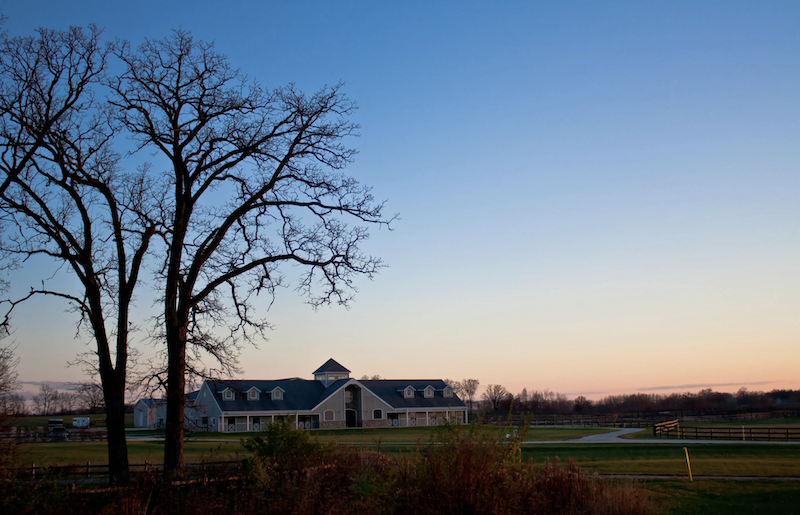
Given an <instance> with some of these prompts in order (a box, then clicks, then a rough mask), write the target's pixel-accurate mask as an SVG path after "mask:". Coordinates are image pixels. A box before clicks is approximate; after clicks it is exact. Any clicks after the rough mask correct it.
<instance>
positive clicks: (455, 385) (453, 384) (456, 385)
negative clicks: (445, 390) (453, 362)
mask: <svg viewBox="0 0 800 515" xmlns="http://www.w3.org/2000/svg"><path fill="white" fill-rule="evenodd" d="M444 384H446V385H447V386H449V387H450V389H451V390H453V393H454V394H456V395H460V394H461V392H463V391H464V387H463V386H461V382H460V381H456V380H455V379H445V380H444Z"/></svg>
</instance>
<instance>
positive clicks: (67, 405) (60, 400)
mask: <svg viewBox="0 0 800 515" xmlns="http://www.w3.org/2000/svg"><path fill="white" fill-rule="evenodd" d="M104 410H105V404H104V402H103V390H102V389H101V388H100V387H99V386H97V385H94V384H80V385H76V387H75V389H73V390H67V391H59V390H56V389H55V388H53V387H52V386H49V385H46V384H43V385H41V386H40V387H39V393H38V394H36V395H34V396H33V397H32V398H31V399H30V401H27V400H26V399H25V398H24V397H23V396H22V395H20V394H19V393H14V392H6V393H4V394H2V395H0V415H4V416H12V417H19V416H24V415H70V414H74V413H103V411H104Z"/></svg>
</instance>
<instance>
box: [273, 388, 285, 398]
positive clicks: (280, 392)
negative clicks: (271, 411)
mask: <svg viewBox="0 0 800 515" xmlns="http://www.w3.org/2000/svg"><path fill="white" fill-rule="evenodd" d="M281 399H283V390H281V389H280V388H275V389H274V390H272V400H273V401H279V400H281Z"/></svg>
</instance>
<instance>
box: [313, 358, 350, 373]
mask: <svg viewBox="0 0 800 515" xmlns="http://www.w3.org/2000/svg"><path fill="white" fill-rule="evenodd" d="M325 372H347V373H348V374H349V373H350V371H349V370H347V369H346V368H344V367H343V366H342V365H341V364H340V363H338V362H337V361H336V360H334V359H333V358H331V359H329V360H328V361H326V362H325V364H324V365H322V366H321V367H319V368H318V369H316V370H315V371H314V373H315V374H324V373H325Z"/></svg>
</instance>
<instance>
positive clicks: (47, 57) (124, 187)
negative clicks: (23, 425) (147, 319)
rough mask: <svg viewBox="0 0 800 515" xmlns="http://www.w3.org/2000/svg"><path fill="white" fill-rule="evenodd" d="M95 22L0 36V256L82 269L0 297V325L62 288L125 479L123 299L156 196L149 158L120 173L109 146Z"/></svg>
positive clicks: (116, 477) (114, 471)
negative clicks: (82, 333)
mask: <svg viewBox="0 0 800 515" xmlns="http://www.w3.org/2000/svg"><path fill="white" fill-rule="evenodd" d="M100 36H101V31H100V30H99V29H97V28H96V27H91V29H90V30H89V32H88V33H87V32H84V31H83V30H81V29H79V28H71V29H70V30H68V31H65V32H58V31H51V30H46V29H42V30H40V31H39V33H38V35H37V36H34V37H27V38H13V39H11V38H6V37H3V38H2V41H1V42H0V81H2V83H1V84H0V109H1V110H2V111H1V112H0V114H1V115H2V117H1V118H0V213H2V224H3V225H4V229H5V232H4V233H3V238H2V240H1V241H0V251H2V253H3V258H4V259H3V263H5V265H6V266H8V267H13V266H16V265H18V264H19V263H20V262H24V261H26V260H28V259H29V258H31V257H37V256H42V257H49V258H51V259H52V260H53V262H54V263H55V265H56V267H58V268H59V269H62V270H68V271H69V273H71V274H73V275H74V277H76V278H77V279H78V281H79V284H80V287H79V290H78V291H62V290H54V289H51V288H50V287H49V286H48V285H47V283H46V282H44V281H43V282H42V283H41V285H40V286H37V287H32V288H31V290H30V292H29V294H28V295H26V296H24V297H23V298H18V299H9V300H7V301H6V302H7V305H8V309H7V312H6V314H5V320H4V322H3V324H4V325H5V326H7V325H8V324H9V321H10V316H11V314H12V312H13V310H14V309H15V307H16V306H17V305H19V303H20V302H23V301H25V300H27V299H29V298H31V297H33V296H35V295H50V296H55V297H59V298H62V299H65V300H66V301H68V302H69V303H70V305H71V307H72V309H73V310H74V311H75V312H76V313H77V314H78V315H79V325H78V327H79V329H80V328H84V327H85V328H87V329H88V330H89V332H90V334H91V337H92V339H93V340H94V342H95V345H96V346H95V350H94V353H95V355H96V361H95V363H94V364H93V366H94V367H95V368H96V370H97V372H98V373H99V377H100V382H101V384H102V387H103V392H104V396H105V405H106V409H107V416H106V425H107V428H108V453H109V469H110V474H111V477H112V481H114V482H118V481H123V482H124V481H127V479H128V455H127V446H126V443H125V427H124V416H125V406H124V400H125V385H126V374H127V368H128V357H129V349H128V338H129V334H130V330H131V326H130V321H129V310H130V306H131V303H132V301H133V291H134V287H135V285H136V284H137V281H138V276H139V272H140V268H141V266H142V262H143V259H144V256H145V253H146V251H147V248H148V245H149V242H150V239H151V237H152V236H153V234H154V232H155V227H156V226H155V224H154V223H152V222H150V221H149V219H148V214H149V213H151V212H153V210H154V208H153V206H154V205H156V204H157V201H155V200H153V201H150V197H149V195H150V193H151V192H152V191H156V190H155V189H152V188H151V184H150V181H149V179H148V178H147V175H146V170H141V171H139V172H136V173H123V172H122V171H121V170H120V168H119V159H120V157H119V156H118V155H117V154H116V153H114V151H113V149H112V146H111V145H112V142H113V137H114V135H115V133H116V130H115V127H114V126H113V125H112V123H111V119H110V118H109V117H108V116H107V109H106V107H105V105H104V104H101V103H98V102H97V101H96V100H95V92H94V91H93V88H96V87H98V84H99V81H100V79H101V77H102V76H103V73H104V71H105V66H106V59H107V56H108V49H107V48H106V47H104V46H103V44H102V43H101V40H100Z"/></svg>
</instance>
